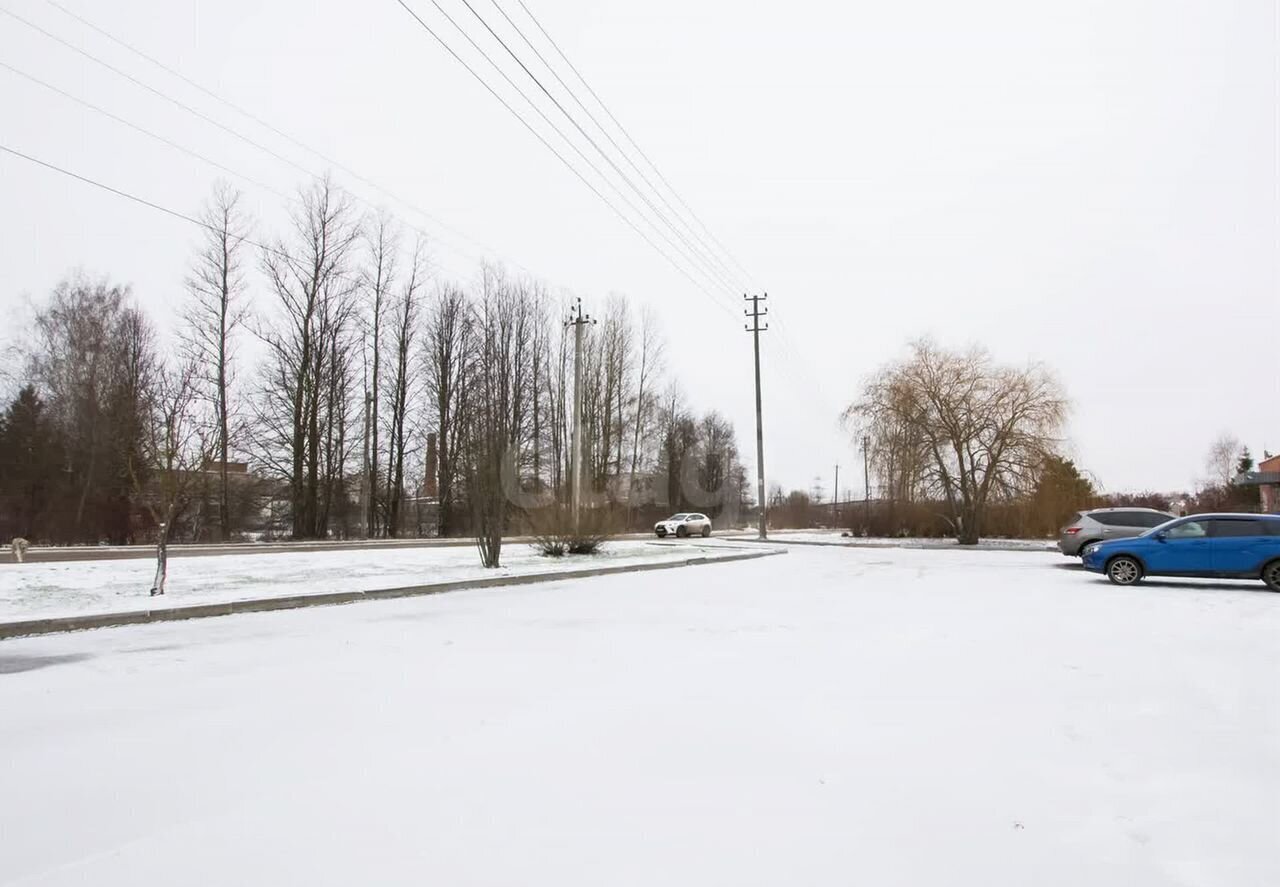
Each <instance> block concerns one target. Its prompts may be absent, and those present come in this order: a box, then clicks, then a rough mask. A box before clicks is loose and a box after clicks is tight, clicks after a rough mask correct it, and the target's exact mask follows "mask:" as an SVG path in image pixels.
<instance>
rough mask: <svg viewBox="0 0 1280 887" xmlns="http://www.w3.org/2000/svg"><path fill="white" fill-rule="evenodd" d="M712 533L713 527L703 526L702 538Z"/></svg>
mask: <svg viewBox="0 0 1280 887" xmlns="http://www.w3.org/2000/svg"><path fill="white" fill-rule="evenodd" d="M710 535H711V528H710V527H703V528H702V538H703V539H705V538H707V537H708V536H710Z"/></svg>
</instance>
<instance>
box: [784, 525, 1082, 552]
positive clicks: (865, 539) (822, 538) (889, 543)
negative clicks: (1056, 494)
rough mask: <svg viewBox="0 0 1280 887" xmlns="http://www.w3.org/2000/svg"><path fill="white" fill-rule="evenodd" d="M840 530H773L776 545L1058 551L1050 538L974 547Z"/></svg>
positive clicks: (984, 542)
mask: <svg viewBox="0 0 1280 887" xmlns="http://www.w3.org/2000/svg"><path fill="white" fill-rule="evenodd" d="M840 533H841V531H840V530H770V531H769V539H770V540H772V541H775V542H803V543H805V544H812V545H847V546H857V547H860V548H956V549H961V548H964V549H970V550H972V549H982V550H987V551H1057V550H1058V548H1057V544H1056V543H1055V542H1052V541H1050V540H1048V539H983V540H982V541H980V542H979V543H978V544H977V545H974V546H960V545H958V544H957V543H956V540H954V539H928V538H924V537H915V536H904V537H897V536H895V537H887V536H841V535H840Z"/></svg>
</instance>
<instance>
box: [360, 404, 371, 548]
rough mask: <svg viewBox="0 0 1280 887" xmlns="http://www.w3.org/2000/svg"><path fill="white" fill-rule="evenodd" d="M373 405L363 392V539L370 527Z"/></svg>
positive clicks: (361, 508)
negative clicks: (371, 418)
mask: <svg viewBox="0 0 1280 887" xmlns="http://www.w3.org/2000/svg"><path fill="white" fill-rule="evenodd" d="M372 404H373V394H372V393H370V392H365V395H364V479H363V481H362V482H361V484H360V515H361V517H362V518H363V519H362V520H361V523H363V524H364V538H366V539H368V538H369V531H370V530H371V529H372V527H370V521H369V511H370V507H369V503H370V502H372V501H373V499H372V495H373V489H372V483H371V480H372V479H371V478H370V477H369V410H370V408H371V406H372Z"/></svg>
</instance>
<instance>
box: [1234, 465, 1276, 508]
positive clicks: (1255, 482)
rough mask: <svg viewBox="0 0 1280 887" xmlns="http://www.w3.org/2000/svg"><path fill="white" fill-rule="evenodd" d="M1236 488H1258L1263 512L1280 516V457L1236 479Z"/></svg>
mask: <svg viewBox="0 0 1280 887" xmlns="http://www.w3.org/2000/svg"><path fill="white" fill-rule="evenodd" d="M1235 484H1236V486H1239V487H1257V488H1258V497H1259V499H1260V500H1261V505H1262V510H1263V511H1264V512H1266V513H1268V514H1280V456H1272V457H1271V458H1270V459H1263V460H1262V461H1261V462H1259V463H1258V469H1257V471H1246V472H1245V473H1244V474H1241V475H1239V476H1238V477H1236V479H1235Z"/></svg>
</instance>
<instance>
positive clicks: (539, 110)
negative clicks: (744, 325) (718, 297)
mask: <svg viewBox="0 0 1280 887" xmlns="http://www.w3.org/2000/svg"><path fill="white" fill-rule="evenodd" d="M397 2H400V5H401V6H404V7H405V8H406V9H408V6H406V5H405V3H404V2H403V0H397ZM430 2H431V5H432V6H434V7H435V8H436V11H437V12H439V13H440V14H441V15H442V16H444V17H445V20H446V21H448V22H449V24H451V25H452V26H453V27H454V30H456V31H457V32H458V33H459V34H461V35H462V37H463V39H464V40H466V41H467V43H469V44H470V45H471V48H472V49H474V50H475V51H476V52H478V53H479V54H480V55H481V57H482V58H484V60H485V61H486V62H488V63H489V66H490V67H492V68H493V69H494V70H495V71H496V72H497V73H498V76H499V77H501V78H502V79H503V81H505V82H506V84H507V85H508V86H509V87H511V88H512V89H513V90H515V92H516V94H517V95H519V96H520V98H522V99H524V100H525V103H526V104H528V105H529V107H530V108H532V109H533V111H534V113H536V114H537V115H538V117H540V118H541V119H542V122H543V123H545V124H546V125H547V126H549V127H550V128H551V130H552V131H553V132H554V133H555V134H556V135H558V136H559V137H560V138H561V139H562V140H563V141H564V143H565V144H566V145H568V146H569V147H570V148H572V149H573V152H574V153H575V154H577V155H578V157H580V158H581V159H582V162H583V163H585V164H586V165H587V166H588V167H589V168H590V169H591V171H592V172H594V173H595V174H596V175H597V176H599V177H600V180H601V181H602V182H604V184H605V185H607V186H608V187H609V188H610V189H611V190H612V191H613V193H614V194H616V195H617V196H618V197H619V198H621V200H622V202H623V203H625V204H626V205H627V207H628V208H629V209H631V210H632V211H633V212H635V213H636V214H637V215H638V216H639V217H640V218H641V219H642V220H643V221H644V222H646V223H647V224H648V225H649V226H650V227H651V228H653V230H654V232H655V233H656V234H657V235H658V236H659V237H661V238H662V239H663V240H664V241H665V242H666V243H667V245H668V246H670V247H671V248H672V249H673V250H674V251H675V252H676V254H677V255H679V256H680V257H681V258H682V259H684V260H685V261H688V262H689V264H690V265H691V267H692V268H693V269H694V270H695V271H697V272H699V273H701V274H703V275H704V276H706V278H707V279H708V280H710V281H711V282H712V284H713V285H716V286H722V285H723V284H722V283H721V282H720V281H717V280H716V279H715V277H714V276H713V275H710V274H708V273H707V272H706V270H705V269H704V268H702V267H701V266H700V265H698V263H697V261H696V259H695V260H694V261H690V259H689V255H687V254H686V253H685V252H683V251H682V250H681V249H680V247H679V245H677V244H676V243H675V242H674V241H673V240H672V239H671V238H670V237H668V236H667V234H666V232H664V231H663V230H662V229H661V228H660V227H659V226H658V225H656V224H654V223H653V221H652V220H651V219H649V218H648V217H647V216H646V215H645V214H644V211H643V210H642V209H640V207H638V206H636V205H635V203H634V202H632V200H631V198H629V197H628V196H627V195H626V194H624V193H623V191H622V189H621V188H619V187H618V186H617V185H616V184H614V182H613V180H612V179H610V178H609V177H608V176H606V175H605V174H604V172H602V171H601V169H600V167H598V166H596V165H595V163H594V162H593V161H592V160H591V158H590V157H588V156H587V155H586V154H585V153H584V152H583V150H582V149H581V148H580V147H578V144H577V143H576V142H574V141H573V139H571V138H569V137H568V136H567V135H565V133H564V131H563V130H562V129H560V127H558V126H556V124H555V123H554V122H552V120H551V118H550V117H548V116H547V114H546V112H545V111H543V110H542V108H541V107H540V106H539V105H538V103H537V102H535V101H534V100H533V99H531V98H529V95H528V94H527V93H526V92H525V91H524V90H523V89H521V88H520V87H519V86H517V85H516V82H515V81H514V80H512V79H511V77H510V76H509V75H508V74H507V72H506V71H504V70H503V69H502V66H501V65H499V64H498V63H497V62H495V61H494V60H493V58H492V57H491V56H490V55H489V53H487V52H485V51H484V49H483V48H481V46H480V45H479V44H478V43H476V41H475V39H474V38H473V37H472V36H471V35H470V34H469V33H468V32H467V30H466V29H465V28H463V27H462V26H461V25H459V24H458V22H457V21H456V20H455V19H454V18H453V16H451V15H450V14H449V12H448V10H446V9H445V8H444V7H443V6H441V5H440V3H439V2H438V0H430ZM414 17H415V18H418V21H419V22H420V23H421V22H422V19H421V18H419V17H418V16H416V15H415V16H414ZM424 27H425V25H424ZM490 33H492V32H490ZM432 34H433V35H434V36H436V39H437V40H439V39H440V37H439V36H438V35H435V34H434V32H432ZM451 51H452V50H451ZM454 57H455V58H457V54H456V53H454ZM518 61H519V60H518V59H517V62H518ZM525 70H526V71H527V70H528V69H527V68H526V69H525ZM472 73H473V74H474V73H475V72H474V71H472ZM490 91H491V92H492V90H490ZM494 94H495V95H496V94H497V93H494ZM504 104H505V102H504ZM507 108H508V109H509V110H511V111H512V113H516V112H515V110H514V109H512V108H511V106H510V105H507ZM545 143H546V142H545V140H544V144H545ZM561 159H562V160H563V157H562V158H561ZM566 162H567V161H566ZM576 172H577V171H576V169H575V173H576ZM579 178H582V176H581V175H580V174H579ZM583 181H586V180H585V178H584V179H583ZM596 193H597V194H599V191H597V192H596ZM600 197H601V199H604V197H603V195H600ZM703 291H704V292H707V291H706V290H705V288H704V289H703ZM707 294H708V295H710V293H709V292H708V293H707ZM713 298H714V297H713ZM727 310H729V311H730V312H731V313H732V309H731V308H730V309H727Z"/></svg>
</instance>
